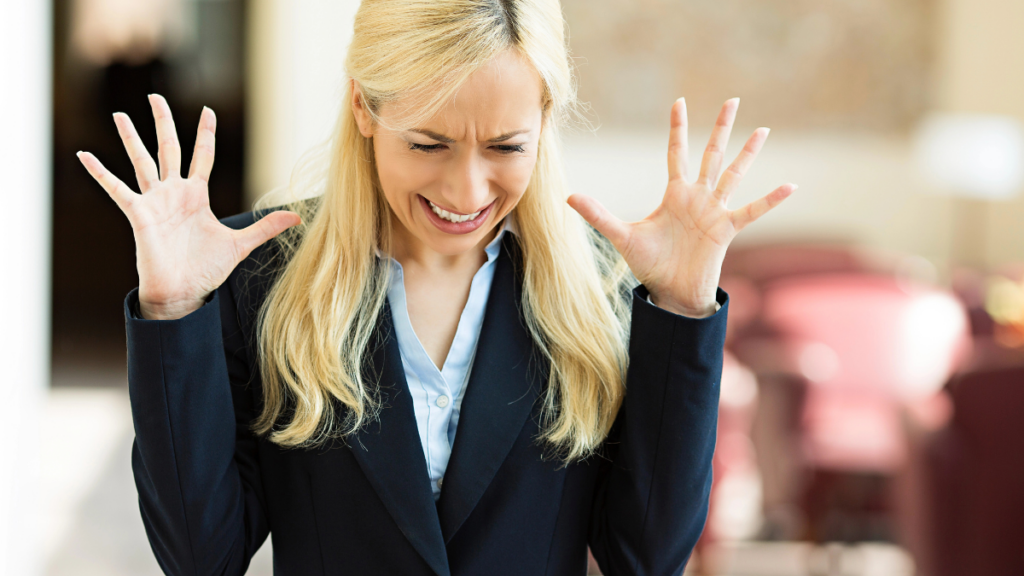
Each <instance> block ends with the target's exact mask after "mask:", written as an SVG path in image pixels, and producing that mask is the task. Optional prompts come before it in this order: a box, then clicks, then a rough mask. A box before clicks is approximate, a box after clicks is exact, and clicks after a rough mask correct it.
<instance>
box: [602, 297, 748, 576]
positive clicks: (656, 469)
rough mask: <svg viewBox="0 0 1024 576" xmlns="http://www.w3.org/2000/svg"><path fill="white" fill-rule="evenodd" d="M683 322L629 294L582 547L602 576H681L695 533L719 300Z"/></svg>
mask: <svg viewBox="0 0 1024 576" xmlns="http://www.w3.org/2000/svg"><path fill="white" fill-rule="evenodd" d="M717 300H718V303H719V304H720V305H721V308H720V309H719V310H718V311H717V312H716V313H715V314H713V315H711V316H709V317H707V318H700V319H694V318H687V317H685V316H680V315H677V314H673V313H671V312H668V311H666V310H662V309H661V308H658V307H656V306H654V305H653V304H650V303H649V302H648V301H647V290H646V289H645V288H644V287H643V286H638V287H637V288H636V289H634V291H633V304H632V306H633V317H632V323H631V328H630V341H629V368H628V372H627V377H626V396H625V399H624V401H623V405H622V407H621V409H620V411H619V415H618V417H617V419H616V422H615V424H614V426H613V427H612V431H611V432H610V434H609V437H608V441H607V442H606V445H605V446H606V452H605V457H606V459H605V460H603V461H602V463H601V470H600V472H599V480H598V483H597V487H596V490H595V494H594V502H593V505H592V511H591V518H590V526H589V534H588V539H589V543H590V547H591V550H592V552H593V554H594V558H595V559H596V560H597V563H598V565H599V566H600V567H601V570H602V572H603V573H604V574H605V576H619V575H626V574H629V575H633V574H644V575H669V574H681V573H682V571H683V568H684V567H685V565H686V562H687V560H688V559H689V556H690V552H691V551H692V550H693V547H694V545H695V544H696V542H697V539H698V538H699V537H700V534H701V532H702V531H703V528H704V522H705V519H706V518H707V513H708V501H709V497H710V492H711V459H712V456H713V455H714V450H715V435H716V428H717V424H718V394H719V386H720V383H721V377H722V360H723V349H724V346H725V324H726V314H727V312H728V295H727V294H726V293H725V292H724V291H723V290H721V289H719V290H718V292H717Z"/></svg>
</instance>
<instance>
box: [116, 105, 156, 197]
mask: <svg viewBox="0 0 1024 576" xmlns="http://www.w3.org/2000/svg"><path fill="white" fill-rule="evenodd" d="M114 124H116V125H117V133H118V134H119V135H120V136H121V142H123V143H124V149H125V150H126V151H127V152H128V158H129V159H131V161H132V166H134V167H135V179H136V180H138V181H139V189H140V190H142V193H143V194H145V193H146V192H148V191H149V189H150V188H152V187H153V186H155V185H156V184H158V183H159V182H160V173H159V172H157V169H156V163H155V162H153V157H152V156H150V155H149V150H146V145H145V144H143V143H142V138H139V133H138V132H136V131H135V125H134V124H132V119H131V118H129V117H128V115H127V114H125V113H124V112H116V113H115V114H114Z"/></svg>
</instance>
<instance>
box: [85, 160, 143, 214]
mask: <svg viewBox="0 0 1024 576" xmlns="http://www.w3.org/2000/svg"><path fill="white" fill-rule="evenodd" d="M78 159H79V160H80V161H81V162H82V165H83V166H85V169H86V170H87V171H88V172H89V175H90V176H92V177H93V178H94V179H95V180H96V181H97V182H99V184H100V186H102V187H103V189H104V190H106V191H107V194H109V195H110V197H111V198H112V199H113V200H114V202H116V203H117V206H118V208H120V209H121V211H122V212H124V213H125V214H126V215H127V214H128V211H129V210H130V209H131V206H132V203H133V202H135V199H136V198H138V194H136V193H135V192H132V190H131V188H128V187H127V186H125V184H124V182H121V180H120V179H118V177H117V176H114V175H113V174H112V173H111V172H110V170H107V169H106V168H105V167H104V166H103V164H101V163H100V161H99V159H98V158H96V157H95V156H93V155H92V154H90V153H89V152H79V153H78Z"/></svg>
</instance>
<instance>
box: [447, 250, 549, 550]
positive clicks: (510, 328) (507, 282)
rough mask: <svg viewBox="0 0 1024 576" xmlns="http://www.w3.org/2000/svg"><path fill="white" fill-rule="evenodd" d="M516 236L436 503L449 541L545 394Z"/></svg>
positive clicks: (487, 316)
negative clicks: (526, 316)
mask: <svg viewBox="0 0 1024 576" xmlns="http://www.w3.org/2000/svg"><path fill="white" fill-rule="evenodd" d="M519 263H520V258H519V246H518V243H517V240H516V239H515V238H514V237H513V236H512V235H511V234H506V235H505V238H503V239H502V251H501V255H500V257H499V258H498V262H497V266H496V268H495V271H494V281H493V283H492V284H491V293H490V295H489V296H488V300H487V308H486V311H485V313H484V322H483V326H482V327H481V330H480V340H479V343H478V344H477V351H476V358H475V360H474V362H473V369H472V373H471V374H470V377H469V383H468V388H467V389H466V395H465V397H464V398H463V400H462V409H461V412H460V415H459V428H458V431H457V432H456V435H455V445H454V446H453V447H452V455H451V458H450V459H449V461H448V467H447V469H446V471H445V475H444V487H443V488H442V490H441V498H440V500H439V501H438V503H437V506H438V515H439V517H440V521H441V531H442V533H443V534H444V541H445V543H447V542H449V541H450V540H451V539H452V536H454V535H455V533H456V532H457V531H458V529H459V527H460V526H462V523H463V522H464V521H465V520H466V518H467V517H468V516H469V514H470V513H471V512H472V511H473V508H475V507H476V505H477V502H479V501H480V497H481V496H483V493H484V491H485V490H486V489H487V486H488V485H489V484H490V483H491V480H492V479H493V478H494V475H495V473H497V471H498V468H499V467H501V464H502V462H503V461H504V460H505V457H506V456H507V455H508V453H509V451H510V450H511V449H512V445H513V444H514V443H515V441H516V438H517V437H518V436H519V433H520V431H521V430H522V427H523V424H524V423H525V422H526V418H527V417H528V416H529V414H530V412H531V409H532V408H533V404H534V401H535V400H536V399H537V396H538V395H539V392H540V389H541V384H542V383H543V380H542V379H541V376H542V374H541V373H540V371H539V370H538V369H537V368H538V360H539V359H538V358H531V354H533V353H534V350H535V349H534V345H533V340H532V338H531V337H530V333H529V331H528V330H527V329H526V325H525V323H524V320H523V317H522V315H521V313H520V309H519V307H520V302H521V294H522V287H521V281H520V278H519V274H518V272H517V270H516V268H517V267H518V266H519Z"/></svg>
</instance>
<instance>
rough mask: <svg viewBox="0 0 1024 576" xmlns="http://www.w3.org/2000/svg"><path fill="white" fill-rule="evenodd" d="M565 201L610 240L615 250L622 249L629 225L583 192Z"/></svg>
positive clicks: (627, 235)
mask: <svg viewBox="0 0 1024 576" xmlns="http://www.w3.org/2000/svg"><path fill="white" fill-rule="evenodd" d="M567 202H568V203H569V206H570V207H572V209H573V210H575V211H577V212H579V214H580V216H582V217H583V219H584V220H586V221H587V222H589V223H590V225H591V226H593V227H594V228H597V231H598V232H600V233H601V234H603V235H604V237H605V238H607V239H608V240H610V241H611V243H612V245H613V246H615V248H616V249H617V250H620V251H621V249H622V247H623V246H625V244H626V239H627V238H628V237H629V225H627V224H626V223H625V222H623V221H622V220H619V219H618V218H616V217H615V215H614V214H612V213H611V212H610V211H609V210H608V209H607V208H605V207H604V206H603V205H602V204H601V203H600V202H598V201H597V200H595V199H593V198H591V197H590V196H587V195H585V194H573V195H571V196H569V198H568V200H567Z"/></svg>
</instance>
